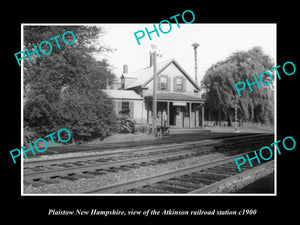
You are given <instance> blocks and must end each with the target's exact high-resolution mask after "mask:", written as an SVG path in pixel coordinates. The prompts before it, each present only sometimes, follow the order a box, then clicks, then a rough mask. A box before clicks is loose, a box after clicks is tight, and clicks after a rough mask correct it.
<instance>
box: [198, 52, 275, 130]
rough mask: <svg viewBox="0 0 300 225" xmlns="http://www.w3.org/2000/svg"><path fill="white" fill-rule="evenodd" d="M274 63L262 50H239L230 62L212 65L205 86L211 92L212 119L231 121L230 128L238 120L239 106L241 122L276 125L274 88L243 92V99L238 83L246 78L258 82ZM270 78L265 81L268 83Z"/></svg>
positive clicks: (231, 57) (265, 78)
mask: <svg viewBox="0 0 300 225" xmlns="http://www.w3.org/2000/svg"><path fill="white" fill-rule="evenodd" d="M273 67H274V63H273V62H272V60H271V59H270V57H269V56H268V55H265V54H264V53H263V51H262V49H261V48H260V47H254V48H252V49H250V50H249V51H239V52H236V53H234V54H232V55H231V56H229V57H228V58H227V59H226V60H224V61H220V62H218V63H216V64H215V65H212V66H211V67H210V68H209V69H208V71H207V72H206V74H205V76H204V79H203V81H202V86H203V87H204V88H205V89H206V90H207V93H206V98H207V99H206V102H205V108H206V111H207V114H208V115H209V117H210V118H211V119H213V120H216V121H219V122H220V121H222V120H227V121H228V125H231V122H232V121H233V119H234V112H235V105H236V104H237V105H238V118H239V120H240V121H250V122H259V123H273V111H274V106H273V104H274V102H273V99H274V98H273V96H274V93H273V89H272V85H269V86H264V85H260V86H261V88H260V89H258V88H257V87H256V86H255V85H253V86H252V89H253V91H252V92H250V91H246V90H244V91H243V95H242V97H239V96H237V92H236V89H235V84H236V83H238V82H241V81H244V82H245V80H246V79H248V80H249V82H251V81H254V78H253V76H257V77H258V76H259V74H260V73H262V72H263V71H269V70H270V69H271V68H273ZM268 78H269V77H268V76H267V75H265V76H263V77H262V79H263V81H264V82H265V83H268V81H267V79H268Z"/></svg>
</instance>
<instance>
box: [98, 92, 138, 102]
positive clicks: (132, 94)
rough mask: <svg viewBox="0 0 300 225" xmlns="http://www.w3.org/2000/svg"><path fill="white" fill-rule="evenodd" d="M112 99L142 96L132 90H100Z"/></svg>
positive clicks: (135, 98)
mask: <svg viewBox="0 0 300 225" xmlns="http://www.w3.org/2000/svg"><path fill="white" fill-rule="evenodd" d="M102 91H103V92H104V93H105V94H107V95H108V96H109V97H110V98H112V99H130V100H143V98H142V97H141V96H140V95H138V94H137V93H135V92H134V91H133V90H102Z"/></svg>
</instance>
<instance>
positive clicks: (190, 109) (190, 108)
mask: <svg viewBox="0 0 300 225" xmlns="http://www.w3.org/2000/svg"><path fill="white" fill-rule="evenodd" d="M189 104H190V107H189V111H190V113H189V115H190V116H189V128H191V114H192V103H191V102H190V103H189Z"/></svg>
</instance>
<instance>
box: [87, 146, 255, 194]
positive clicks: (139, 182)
mask: <svg viewBox="0 0 300 225" xmlns="http://www.w3.org/2000/svg"><path fill="white" fill-rule="evenodd" d="M248 153H251V152H248ZM245 154H247V153H241V154H237V155H234V156H230V157H226V158H223V159H219V160H215V161H212V162H209V163H204V164H200V165H199V164H198V165H193V166H190V167H185V168H182V169H178V170H175V171H170V172H164V173H161V174H156V175H151V176H148V177H143V178H139V179H135V180H130V181H126V182H121V183H116V184H113V185H108V186H105V187H100V188H97V189H93V190H89V191H86V192H84V193H120V192H124V191H127V190H130V189H133V188H138V187H142V186H146V185H151V184H154V183H157V182H160V181H164V180H169V179H171V178H175V177H179V176H183V175H187V174H190V173H194V172H199V171H202V170H205V169H208V168H212V167H216V166H218V165H222V164H226V163H229V162H232V160H234V159H235V158H237V157H239V156H243V155H245Z"/></svg>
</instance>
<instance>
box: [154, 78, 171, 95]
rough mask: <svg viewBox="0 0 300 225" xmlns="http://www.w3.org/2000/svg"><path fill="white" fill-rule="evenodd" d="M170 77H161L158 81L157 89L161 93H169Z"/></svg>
mask: <svg viewBox="0 0 300 225" xmlns="http://www.w3.org/2000/svg"><path fill="white" fill-rule="evenodd" d="M168 79H169V78H168V76H166V75H161V76H159V77H158V79H157V89H158V90H159V91H169V89H170V88H169V85H170V84H169V80H168Z"/></svg>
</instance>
